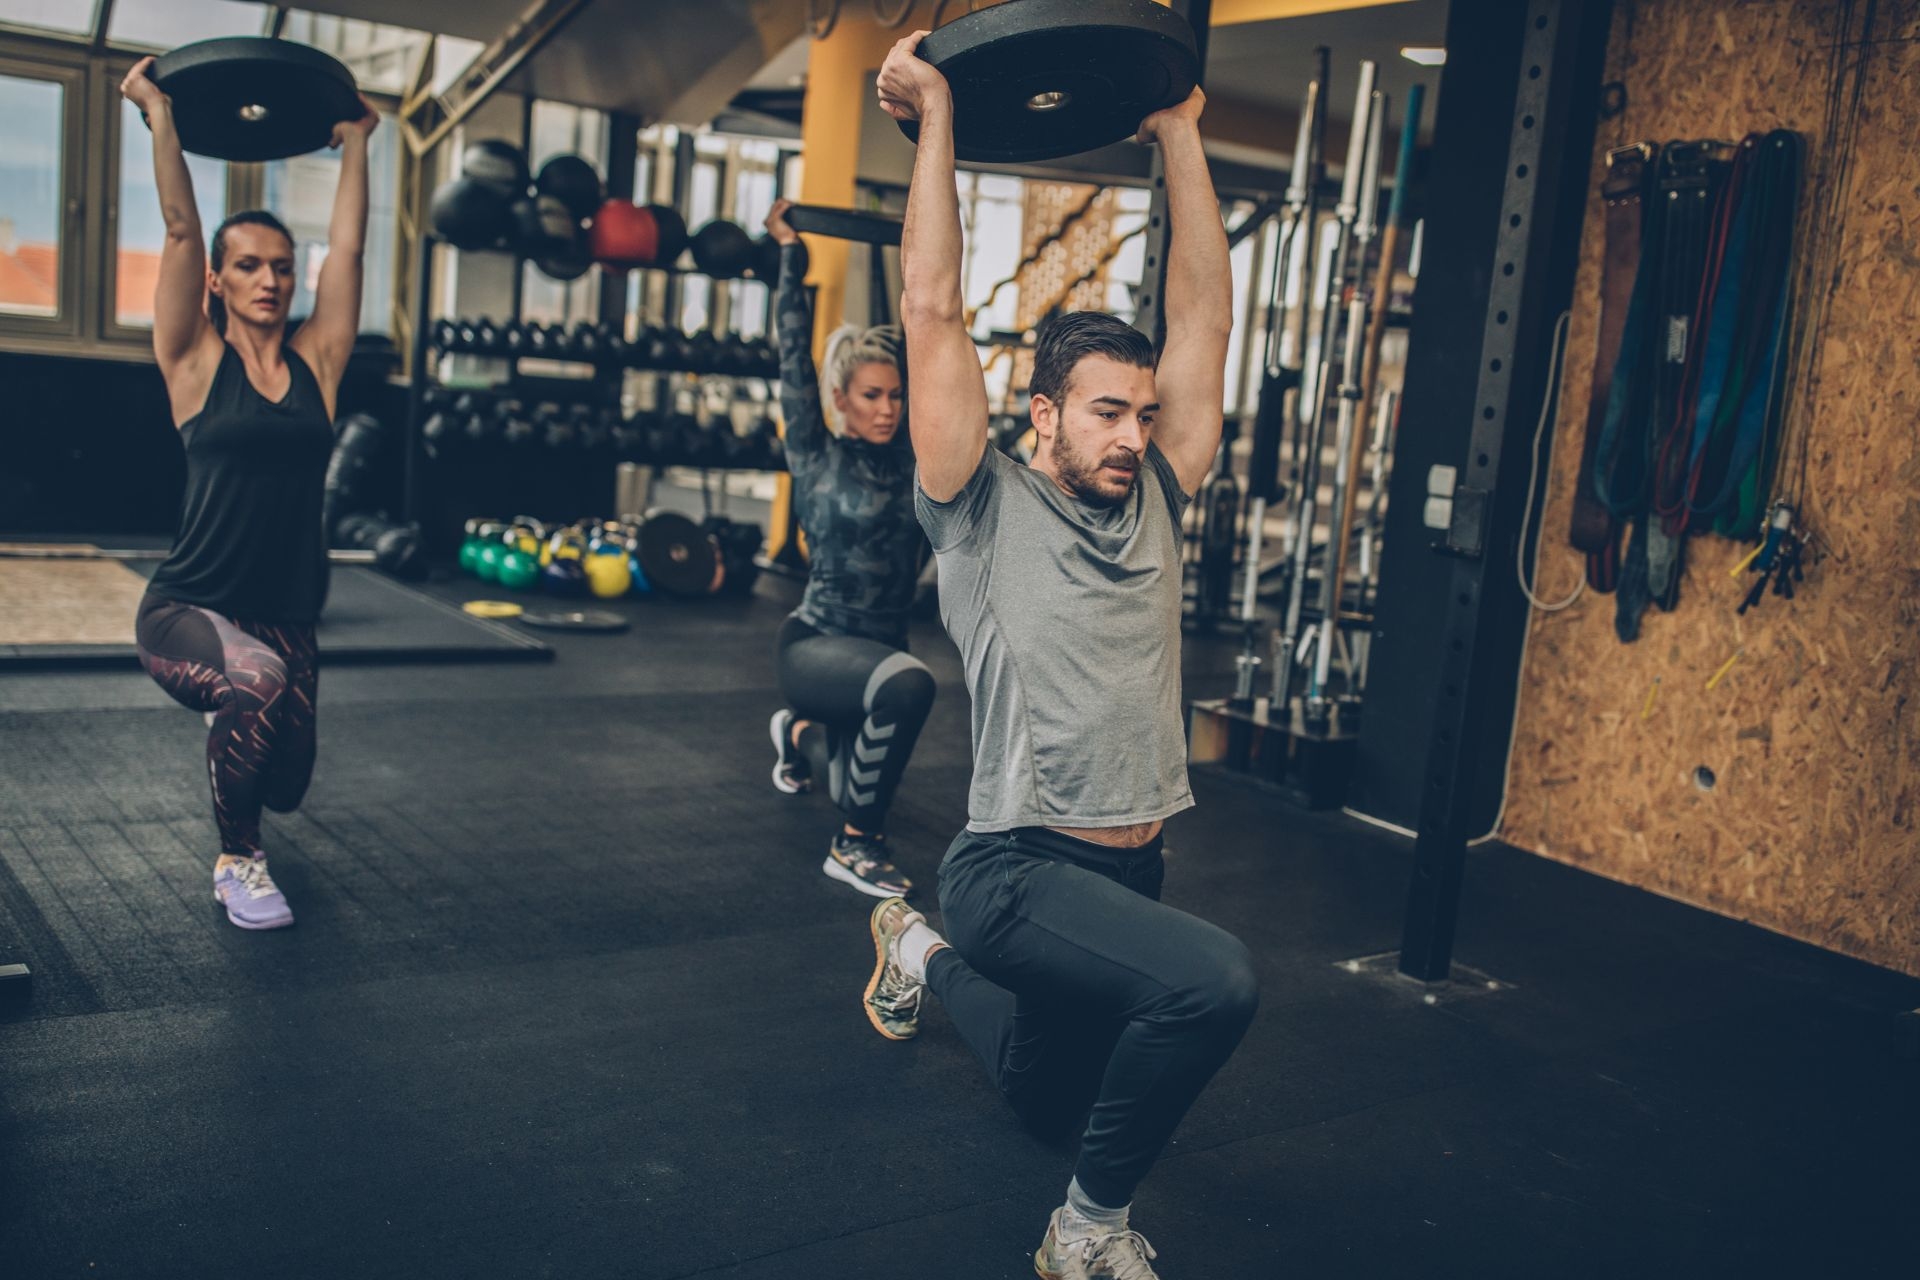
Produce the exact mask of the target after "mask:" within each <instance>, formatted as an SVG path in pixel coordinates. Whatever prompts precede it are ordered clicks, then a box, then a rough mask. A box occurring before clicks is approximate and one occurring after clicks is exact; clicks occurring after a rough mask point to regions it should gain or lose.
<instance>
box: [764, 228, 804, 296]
mask: <svg viewBox="0 0 1920 1280" xmlns="http://www.w3.org/2000/svg"><path fill="white" fill-rule="evenodd" d="M793 252H794V254H795V255H796V256H797V257H798V258H799V260H800V261H799V267H800V274H801V275H802V276H805V275H806V274H807V267H808V265H809V262H808V258H807V242H806V241H805V240H802V241H800V242H799V243H798V244H796V245H794V246H793ZM753 275H754V278H755V279H757V280H764V281H766V282H767V283H768V284H779V283H780V242H779V241H778V240H775V239H774V238H773V235H772V233H771V232H769V233H767V234H765V235H762V236H760V237H759V238H758V239H756V240H755V241H754V242H753Z"/></svg>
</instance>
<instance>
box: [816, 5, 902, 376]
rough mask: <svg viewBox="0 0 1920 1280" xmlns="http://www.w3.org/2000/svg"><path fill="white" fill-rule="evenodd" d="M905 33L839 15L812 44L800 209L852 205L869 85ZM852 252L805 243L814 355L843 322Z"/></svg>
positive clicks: (833, 244) (824, 240) (841, 244)
mask: <svg viewBox="0 0 1920 1280" xmlns="http://www.w3.org/2000/svg"><path fill="white" fill-rule="evenodd" d="M907 30H908V29H907V28H904V27H903V28H901V29H900V30H898V31H883V30H881V29H880V28H879V27H878V26H876V25H875V24H874V22H873V20H872V19H871V18H868V17H865V16H864V15H861V14H858V13H849V12H845V11H844V10H843V11H842V13H841V15H840V21H839V22H838V23H836V24H834V28H833V30H832V31H831V32H829V33H828V35H827V38H826V39H825V40H816V41H814V42H813V50H812V52H811V53H810V54H809V55H808V59H807V94H806V99H805V101H804V103H803V104H802V107H801V117H800V153H801V154H802V155H803V156H805V157H806V162H805V165H804V169H803V172H802V175H801V180H800V195H799V199H800V202H801V203H803V204H824V205H831V206H833V207H834V208H838V209H846V208H850V207H852V205H853V197H854V182H855V179H856V178H857V177H858V174H857V172H856V170H857V168H858V165H859V162H860V121H861V118H862V116H864V115H865V113H866V110H867V96H868V95H869V94H871V93H872V92H873V87H872V85H871V84H870V83H869V81H870V79H871V78H872V75H873V73H874V72H875V71H878V70H879V69H880V64H881V63H882V62H884V61H886V57H887V50H889V49H891V48H892V47H893V45H894V42H895V41H896V40H898V39H900V37H901V36H903V35H905V34H906V32H907ZM851 248H852V246H851V245H850V244H849V243H848V242H847V241H845V240H835V239H831V238H828V237H825V236H808V237H807V252H808V255H809V258H810V260H811V261H812V264H813V266H812V269H811V270H810V271H809V272H808V274H807V279H808V280H809V281H810V282H811V283H812V284H813V285H814V286H816V288H817V289H818V290H819V293H818V295H817V303H816V306H815V310H814V319H815V334H814V350H815V354H816V355H818V354H819V352H820V349H821V348H822V347H823V346H824V345H825V342H826V335H827V334H829V333H831V332H832V331H833V330H834V328H835V327H836V326H837V325H838V324H839V323H840V315H841V311H842V309H843V308H844V307H845V305H846V292H847V255H848V252H849V251H850V250H851Z"/></svg>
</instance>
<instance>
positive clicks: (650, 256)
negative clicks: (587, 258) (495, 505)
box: [587, 200, 660, 271]
mask: <svg viewBox="0 0 1920 1280" xmlns="http://www.w3.org/2000/svg"><path fill="white" fill-rule="evenodd" d="M587 239H588V243H589V244H590V245H591V246H592V250H593V259H594V261H595V262H598V263H599V264H600V265H602V266H604V267H607V268H610V269H612V270H615V271H623V270H626V269H627V268H630V267H645V266H651V265H652V264H653V260H654V257H655V255H656V254H657V253H658V252H659V249H660V226H659V224H658V223H657V222H655V221H654V218H653V212H652V211H651V210H649V209H643V208H641V207H640V206H639V205H636V204H634V203H633V202H632V201H631V200H609V201H607V202H606V203H605V204H603V205H601V206H600V209H599V212H597V213H595V214H594V215H593V227H592V229H591V230H590V231H589V232H588V234H587Z"/></svg>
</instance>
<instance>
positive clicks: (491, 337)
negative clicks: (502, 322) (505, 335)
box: [473, 316, 507, 356]
mask: <svg viewBox="0 0 1920 1280" xmlns="http://www.w3.org/2000/svg"><path fill="white" fill-rule="evenodd" d="M473 341H474V349H475V350H477V351H478V352H479V353H480V354H481V355H483V356H492V355H499V354H500V353H501V352H503V351H505V350H506V349H507V348H506V344H505V343H503V342H502V341H501V340H500V326H499V325H497V324H495V323H494V322H493V321H492V320H490V319H488V318H487V317H486V316H481V317H480V319H479V320H478V321H477V322H476V323H475V324H474V326H473Z"/></svg>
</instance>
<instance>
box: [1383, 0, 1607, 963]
mask: <svg viewBox="0 0 1920 1280" xmlns="http://www.w3.org/2000/svg"><path fill="white" fill-rule="evenodd" d="M1610 9H1611V5H1610V4H1608V3H1606V0H1528V2H1527V3H1526V4H1524V5H1517V4H1516V5H1513V6H1511V8H1508V9H1505V10H1503V11H1504V12H1506V13H1508V14H1510V15H1511V18H1512V20H1516V21H1519V22H1521V23H1522V24H1523V26H1522V28H1521V31H1522V34H1521V38H1520V42H1519V44H1520V56H1519V58H1518V59H1517V60H1516V62H1515V63H1514V70H1513V83H1514V84H1515V90H1514V100H1513V116H1512V125H1511V127H1510V129H1509V132H1508V136H1507V149H1506V166H1505V167H1506V175H1507V176H1506V180H1505V183H1504V184H1503V187H1502V190H1501V198H1500V203H1499V205H1498V209H1499V216H1500V223H1499V226H1498V229H1497V230H1496V232H1495V235H1494V238H1493V253H1492V256H1491V257H1490V258H1489V259H1488V260H1487V262H1488V272H1487V275H1488V277H1489V278H1490V280H1491V284H1490V285H1489V287H1488V290H1487V297H1486V301H1485V309H1484V312H1483V316H1482V327H1481V340H1480V352H1479V373H1478V375H1477V377H1476V381H1475V391H1474V394H1475V399H1474V403H1476V404H1478V405H1480V406H1482V412H1480V413H1476V414H1474V415H1473V418H1472V426H1471V428H1470V430H1469V431H1468V433H1467V438H1466V441H1465V456H1464V457H1462V458H1461V459H1460V462H1459V466H1458V474H1459V476H1460V480H1459V483H1458V485H1457V486H1456V488H1455V490H1454V495H1453V522H1452V524H1451V526H1450V527H1449V528H1448V530H1447V533H1446V539H1445V542H1444V544H1442V545H1441V546H1438V547H1436V548H1435V552H1436V554H1438V555H1440V556H1443V557H1446V558H1444V559H1439V560H1437V561H1436V562H1435V563H1434V564H1433V566H1432V568H1433V572H1435V573H1438V574H1442V575H1444V576H1445V578H1446V581H1447V590H1446V595H1445V597H1444V599H1445V600H1446V605H1445V607H1444V611H1443V612H1441V613H1440V614H1439V615H1438V616H1435V617H1433V618H1432V619H1430V620H1429V625H1430V626H1431V627H1432V631H1433V637H1434V644H1435V646H1436V649H1437V651H1438V653H1439V655H1440V661H1439V672H1438V681H1437V684H1438V687H1439V690H1440V694H1439V697H1438V699H1437V706H1436V708H1435V711H1434V717H1433V728H1432V736H1431V737H1430V739H1429V741H1428V743H1427V746H1426V755H1425V760H1426V764H1425V767H1424V770H1423V775H1424V776H1423V779H1422V786H1421V788H1420V792H1421V797H1422V800H1421V805H1420V817H1419V825H1418V829H1417V834H1416V838H1415V840H1414V848H1413V876H1412V879H1411V881H1410V883H1409V885H1408V889H1407V910H1406V919H1405V925H1404V929H1403V932H1402V935H1401V943H1400V972H1402V973H1404V974H1406V975H1407V976H1409V977H1412V978H1416V979H1419V980H1421V981H1425V982H1437V981H1441V980H1444V979H1445V978H1446V977H1447V976H1448V974H1449V972H1450V971H1451V966H1452V960H1453V939H1454V928H1455V925H1456V923H1457V921H1458V916H1459V906H1460V887H1461V879H1462V877H1463V876H1464V874H1465V869H1466V852H1467V840H1468V838H1469V837H1471V836H1472V835H1474V834H1476V832H1475V831H1474V829H1473V828H1474V825H1475V816H1476V815H1475V813H1474V808H1475V806H1474V803H1473V801H1474V796H1473V785H1472V784H1473V781H1474V779H1475V777H1476V773H1477V770H1478V768H1479V762H1480V757H1481V755H1482V754H1483V753H1484V752H1487V751H1497V749H1498V745H1499V742H1500V738H1499V736H1498V735H1499V734H1500V733H1502V732H1504V729H1505V727H1506V722H1505V720H1504V718H1502V717H1489V716H1488V715H1487V714H1486V713H1485V711H1484V707H1485V705H1486V704H1487V702H1488V701H1489V700H1490V698H1491V697H1492V696H1493V695H1492V694H1491V693H1490V692H1489V690H1490V689H1492V688H1494V687H1501V688H1504V689H1506V690H1508V691H1510V690H1511V689H1512V685H1513V669H1512V668H1511V666H1508V665H1506V663H1505V662H1503V661H1498V660H1496V659H1497V657H1498V655H1497V654H1496V653H1495V651H1494V649H1493V646H1492V645H1491V644H1488V645H1484V646H1483V645H1482V644H1481V639H1482V635H1481V633H1482V631H1483V629H1485V630H1489V631H1490V630H1492V629H1493V627H1494V625H1495V619H1496V617H1497V616H1498V615H1497V614H1496V612H1495V611H1494V610H1493V609H1492V608H1490V605H1489V601H1490V600H1497V599H1499V597H1500V593H1502V592H1504V591H1507V590H1510V589H1511V587H1512V571H1511V568H1510V567H1508V568H1506V571H1505V573H1504V574H1502V573H1501V571H1500V570H1501V568H1502V566H1505V565H1507V562H1506V561H1505V560H1504V559H1503V558H1502V556H1501V555H1494V556H1492V557H1489V556H1488V554H1487V553H1488V551H1489V549H1496V548H1498V547H1499V546H1501V545H1503V544H1501V543H1500V541H1499V539H1498V538H1496V537H1495V536H1494V535H1495V534H1496V533H1499V534H1505V535H1506V536H1507V537H1511V534H1510V533H1508V532H1507V530H1505V529H1496V528H1495V527H1493V525H1494V513H1495V502H1494V498H1495V495H1496V493H1498V494H1501V495H1502V496H1503V497H1504V496H1506V495H1510V494H1512V493H1513V492H1514V487H1515V486H1514V480H1513V476H1512V472H1513V468H1512V466H1511V464H1509V466H1508V468H1507V472H1508V475H1507V477H1506V484H1505V486H1504V487H1502V486H1501V483H1500V482H1501V479H1502V475H1501V462H1502V456H1501V455H1502V453H1503V451H1504V449H1503V446H1505V445H1507V444H1508V443H1512V444H1514V445H1515V446H1516V447H1517V449H1518V450H1519V451H1521V452H1522V453H1524V449H1525V443H1526V441H1527V439H1528V437H1529V434H1530V432H1531V427H1532V418H1533V413H1534V412H1535V410H1536V407H1537V405H1538V403H1539V399H1538V397H1539V396H1540V395H1541V394H1543V387H1542V386H1541V385H1540V383H1541V382H1542V381H1543V375H1542V374H1541V373H1540V372H1538V371H1539V370H1542V369H1544V367H1545V366H1546V364H1547V363H1548V361H1547V354H1548V353H1547V350H1546V348H1547V346H1548V344H1549V343H1550V341H1551V339H1550V337H1549V335H1550V334H1551V332H1552V330H1553V327H1554V326H1553V323H1552V320H1553V317H1554V316H1556V315H1558V314H1559V313H1560V311H1561V310H1562V309H1563V308H1564V307H1565V306H1566V305H1567V302H1568V299H1569V298H1570V296H1571V293H1572V288H1573V277H1574V271H1575V266H1576V252H1575V251H1576V249H1577V245H1578V240H1579V234H1580V233H1579V228H1580V224H1581V221H1582V219H1583V218H1584V217H1585V214H1586V201H1587V194H1588V193H1587V190H1586V177H1587V160H1588V157H1589V155H1590V154H1591V150H1592V145H1593V134H1594V121H1595V119H1596V115H1597V109H1598V85H1599V80H1600V74H1601V73H1600V67H1601V64H1602V61H1603V59H1604V57H1605V52H1606V44H1607V28H1608V17H1609V13H1610ZM1442 83H1443V84H1445V83H1446V82H1445V81H1443V82H1442ZM1496 145H1497V144H1496ZM1508 267H1511V270H1508V269H1507V268H1508ZM1523 344H1524V345H1523ZM1520 461H1521V470H1522V472H1524V470H1525V461H1526V460H1525V458H1524V456H1523V457H1522V458H1521V460H1520ZM1505 505H1507V506H1509V507H1511V506H1514V505H1517V504H1505ZM1504 545H1506V546H1508V547H1510V545H1511V544H1510V543H1506V544H1504ZM1483 623H1485V624H1486V626H1485V627H1484V628H1483V625H1482V624H1483ZM1490 721H1492V722H1494V723H1490Z"/></svg>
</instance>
